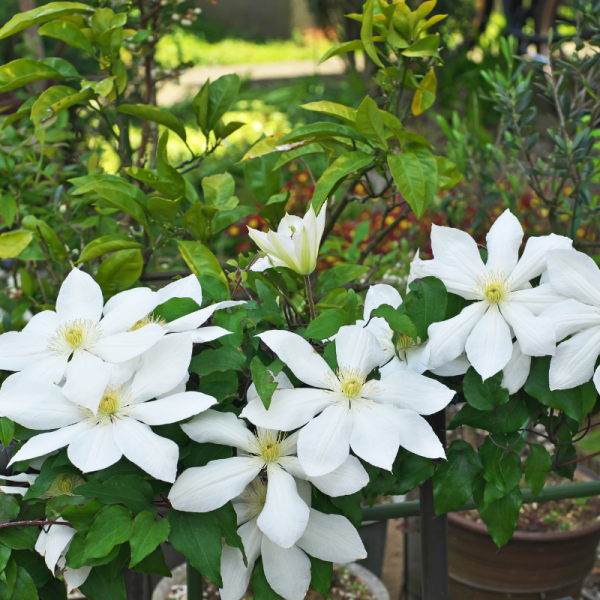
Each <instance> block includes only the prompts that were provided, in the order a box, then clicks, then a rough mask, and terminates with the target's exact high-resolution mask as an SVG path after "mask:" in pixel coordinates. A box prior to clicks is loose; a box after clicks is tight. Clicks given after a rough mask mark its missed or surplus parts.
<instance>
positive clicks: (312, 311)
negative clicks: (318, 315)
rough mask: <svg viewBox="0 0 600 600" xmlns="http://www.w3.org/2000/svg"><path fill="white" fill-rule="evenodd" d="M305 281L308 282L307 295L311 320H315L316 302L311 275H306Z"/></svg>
mask: <svg viewBox="0 0 600 600" xmlns="http://www.w3.org/2000/svg"><path fill="white" fill-rule="evenodd" d="M304 283H305V284H306V295H307V297H308V305H309V306H310V320H311V321H314V320H315V302H314V300H313V296H312V289H311V287H310V275H305V276H304Z"/></svg>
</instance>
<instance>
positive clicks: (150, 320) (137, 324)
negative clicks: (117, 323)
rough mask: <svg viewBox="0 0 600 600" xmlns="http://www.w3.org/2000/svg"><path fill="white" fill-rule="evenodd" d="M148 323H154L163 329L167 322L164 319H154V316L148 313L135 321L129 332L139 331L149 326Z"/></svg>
mask: <svg viewBox="0 0 600 600" xmlns="http://www.w3.org/2000/svg"><path fill="white" fill-rule="evenodd" d="M150 323H156V324H157V325H160V326H161V327H165V326H166V325H167V321H166V320H165V319H163V318H162V317H155V316H154V314H152V313H150V314H149V315H146V316H145V317H144V318H143V319H140V320H139V321H136V322H135V323H134V324H133V325H132V326H131V328H130V329H129V331H137V330H138V329H141V328H142V327H145V326H146V325H150Z"/></svg>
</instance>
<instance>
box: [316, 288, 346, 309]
mask: <svg viewBox="0 0 600 600" xmlns="http://www.w3.org/2000/svg"><path fill="white" fill-rule="evenodd" d="M346 304H348V290H347V289H345V288H336V289H333V290H331V291H330V292H327V293H326V294H325V295H324V296H323V297H322V298H321V299H320V300H319V301H318V302H317V304H316V306H315V308H316V309H317V310H326V309H328V308H344V306H346Z"/></svg>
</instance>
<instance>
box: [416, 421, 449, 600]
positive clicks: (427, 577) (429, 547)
mask: <svg viewBox="0 0 600 600" xmlns="http://www.w3.org/2000/svg"><path fill="white" fill-rule="evenodd" d="M428 421H429V424H430V425H431V427H432V428H433V430H434V431H435V433H436V435H437V436H438V437H439V438H440V441H441V442H442V444H443V445H444V448H445V447H446V411H445V410H442V411H440V412H439V413H436V414H435V415H431V417H429V419H428ZM420 516H421V564H422V568H423V583H422V592H423V596H422V600H448V520H447V517H446V515H441V516H439V517H436V516H435V510H434V507H433V482H432V480H431V479H429V480H428V481H426V482H425V483H424V484H423V485H422V486H421V504H420Z"/></svg>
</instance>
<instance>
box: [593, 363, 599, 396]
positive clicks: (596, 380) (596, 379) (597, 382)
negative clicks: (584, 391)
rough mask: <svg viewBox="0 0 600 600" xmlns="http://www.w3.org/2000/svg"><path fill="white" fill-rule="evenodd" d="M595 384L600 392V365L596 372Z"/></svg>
mask: <svg viewBox="0 0 600 600" xmlns="http://www.w3.org/2000/svg"><path fill="white" fill-rule="evenodd" d="M594 385H595V386H596V389H597V390H598V393H599V394H600V367H598V368H597V369H596V372H595V373H594Z"/></svg>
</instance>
